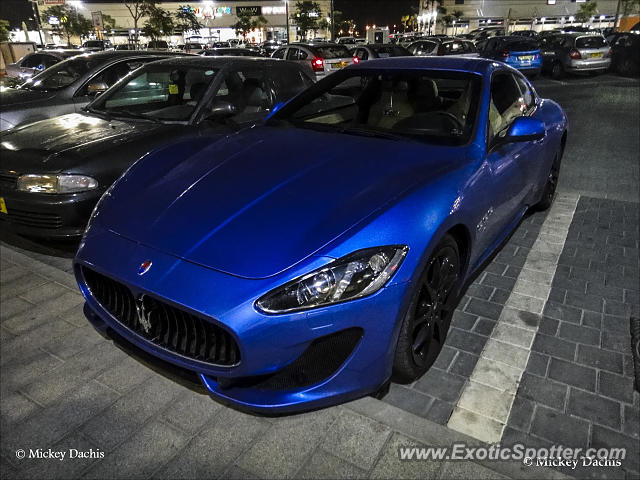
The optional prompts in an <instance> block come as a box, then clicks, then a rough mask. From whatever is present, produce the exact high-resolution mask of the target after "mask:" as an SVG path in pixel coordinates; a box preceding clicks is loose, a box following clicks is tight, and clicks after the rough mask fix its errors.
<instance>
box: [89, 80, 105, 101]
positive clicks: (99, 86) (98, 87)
mask: <svg viewBox="0 0 640 480" xmlns="http://www.w3.org/2000/svg"><path fill="white" fill-rule="evenodd" d="M108 88H109V85H107V84H106V83H104V82H96V83H90V84H89V86H88V87H87V95H89V96H90V97H96V96H98V95H100V94H101V93H103V92H105V91H106V90H107V89H108Z"/></svg>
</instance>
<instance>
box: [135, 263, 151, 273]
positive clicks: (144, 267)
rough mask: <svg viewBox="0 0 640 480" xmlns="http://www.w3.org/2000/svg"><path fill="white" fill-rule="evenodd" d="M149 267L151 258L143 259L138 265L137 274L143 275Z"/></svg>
mask: <svg viewBox="0 0 640 480" xmlns="http://www.w3.org/2000/svg"><path fill="white" fill-rule="evenodd" d="M150 268H151V260H145V261H144V262H142V263H141V264H140V266H139V267H138V275H144V274H145V273H147V272H148V271H149V269H150Z"/></svg>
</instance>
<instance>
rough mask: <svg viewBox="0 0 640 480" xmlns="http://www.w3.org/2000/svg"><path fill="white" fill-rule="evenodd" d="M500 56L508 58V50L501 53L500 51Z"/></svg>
mask: <svg viewBox="0 0 640 480" xmlns="http://www.w3.org/2000/svg"><path fill="white" fill-rule="evenodd" d="M501 55H502V56H503V57H504V58H509V50H503V51H502V53H501Z"/></svg>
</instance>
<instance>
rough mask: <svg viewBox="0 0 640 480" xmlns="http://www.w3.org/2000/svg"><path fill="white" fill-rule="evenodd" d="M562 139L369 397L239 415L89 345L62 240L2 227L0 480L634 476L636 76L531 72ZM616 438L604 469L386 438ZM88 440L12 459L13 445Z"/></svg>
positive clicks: (436, 441)
mask: <svg viewBox="0 0 640 480" xmlns="http://www.w3.org/2000/svg"><path fill="white" fill-rule="evenodd" d="M534 85H535V87H536V88H537V91H538V93H539V94H540V95H541V96H542V97H545V98H550V99H553V100H555V101H557V102H558V103H560V104H561V105H562V106H563V108H564V109H565V110H566V112H567V115H568V117H569V136H568V141H567V145H566V151H565V155H564V158H563V162H562V167H561V174H560V184H559V190H558V193H557V198H556V202H555V203H554V206H553V207H552V208H551V209H550V210H549V211H547V212H539V213H532V214H530V215H528V216H527V217H526V218H525V219H524V220H523V221H522V223H521V224H520V226H519V227H518V229H517V230H516V231H515V233H514V234H513V235H512V236H511V237H510V238H509V240H508V241H507V242H506V243H505V245H504V246H503V247H502V249H501V250H500V251H499V252H498V253H497V255H495V256H494V257H493V258H492V259H491V261H490V262H489V263H488V264H487V265H486V267H485V268H484V270H483V271H482V272H481V273H480V274H479V275H478V276H477V277H476V278H475V280H474V282H473V283H472V284H471V285H470V286H469V288H468V290H467V292H466V294H465V296H464V297H463V298H462V300H461V302H460V303H459V305H458V307H457V310H456V312H455V314H454V317H453V322H452V328H451V330H450V332H449V335H448V337H447V341H446V344H445V347H444V349H443V351H442V352H441V353H440V356H439V357H438V359H437V361H436V364H435V366H434V368H432V369H431V370H430V371H429V372H428V373H427V374H426V375H424V376H423V377H422V378H420V379H419V380H418V381H417V382H414V383H413V384H409V385H398V384H392V385H391V388H390V391H389V393H388V394H387V395H386V396H384V397H383V398H381V399H375V398H372V397H367V398H363V399H361V400H357V401H355V402H350V403H346V404H343V405H340V406H337V407H331V408H325V409H320V410H317V411H314V412H311V413H305V414H298V415H290V416H284V417H267V416H261V415H253V414H247V413H242V412H239V411H238V410H236V409H233V408H229V407H227V406H223V405H221V404H220V403H218V402H216V401H214V400H212V399H210V398H209V397H207V396H206V395H205V394H204V393H203V392H198V391H193V390H192V389H189V388H187V386H185V385H182V384H180V383H177V382H176V381H174V379H171V378H166V377H165V376H163V375H162V374H160V373H158V372H157V371H154V370H153V369H151V368H149V366H148V365H145V364H144V363H143V361H142V360H135V359H132V358H131V357H129V356H127V355H126V354H125V353H123V352H121V351H120V350H119V349H117V348H115V347H114V346H113V344H111V343H110V342H108V341H106V340H104V339H103V338H102V337H101V336H100V335H98V334H97V333H96V332H95V331H94V329H93V328H92V327H91V326H90V325H89V324H88V322H87V321H86V319H85V318H84V315H83V313H82V306H83V299H82V296H81V295H80V293H79V292H78V290H77V287H76V285H75V281H74V279H73V277H72V275H71V273H70V271H71V260H70V259H71V257H72V255H73V251H74V248H75V245H74V244H65V243H56V244H47V245H42V244H38V243H37V242H33V241H31V240H26V239H22V238H19V237H15V236H10V235H7V234H6V232H4V233H3V242H2V246H1V250H0V252H1V261H2V264H1V274H2V280H1V281H2V289H1V295H2V297H1V298H2V303H1V312H0V313H1V324H0V332H1V340H0V342H1V343H0V345H1V349H2V351H1V366H2V367H1V373H2V376H1V382H0V388H1V390H0V393H1V411H2V416H1V419H2V423H1V429H2V432H1V433H2V435H1V437H2V451H1V461H2V478H25V477H33V478H71V477H79V476H82V477H88V478H132V477H136V478H150V477H153V478H156V477H162V478H196V477H207V478H214V477H215V478H288V477H295V478H357V477H358V478H359V477H370V478H391V477H393V478H436V477H437V478H503V477H515V478H542V477H543V476H544V477H546V478H560V477H561V476H562V475H568V476H575V477H586V476H589V477H592V476H593V477H598V478H637V477H638V475H639V473H638V472H640V466H639V460H638V459H640V451H639V449H638V444H639V441H640V429H639V425H640V422H639V415H640V395H639V394H638V393H637V392H634V391H633V364H632V356H631V354H630V335H629V317H630V316H636V317H637V316H639V315H640V311H639V308H640V307H639V303H640V302H639V300H638V295H639V290H640V286H639V266H640V265H639V260H638V258H639V257H638V239H639V225H640V220H639V209H638V202H639V201H640V197H639V195H640V191H639V187H640V168H639V163H638V151H639V148H640V144H639V138H638V131H639V130H640V115H639V109H638V105H640V90H639V87H640V84H639V82H638V80H637V79H629V78H624V77H618V76H613V75H609V74H607V75H602V76H598V77H570V78H567V79H565V80H562V81H556V80H551V79H548V78H540V79H539V80H536V81H535V82H534ZM454 442H466V443H468V444H476V445H479V444H481V442H487V443H496V442H497V443H500V444H502V445H511V444H516V443H522V444H524V445H528V446H536V447H538V446H540V447H543V446H551V445H557V444H561V445H564V446H569V447H576V448H584V449H587V448H590V447H595V448H601V447H624V448H626V449H627V458H626V460H625V461H624V462H623V463H622V465H621V466H619V467H606V468H594V467H589V466H584V467H578V469H577V470H572V469H567V468H558V469H554V468H535V467H531V468H526V467H525V466H523V465H522V463H521V462H520V463H518V462H491V461H477V462H471V461H464V462H462V461H461V462H453V461H452V462H448V461H433V460H430V461H419V462H401V461H399V460H398V448H399V447H400V446H408V445H410V446H448V445H451V444H452V443H454ZM37 448H41V449H44V450H46V449H52V450H54V451H57V450H68V449H70V448H73V449H77V450H78V451H80V452H85V456H87V457H89V458H77V459H73V460H70V459H69V460H66V461H61V460H59V459H58V460H56V459H54V460H52V459H49V460H47V459H29V458H26V459H21V458H19V457H20V455H19V454H17V452H18V451H20V450H23V451H27V452H28V451H29V449H37Z"/></svg>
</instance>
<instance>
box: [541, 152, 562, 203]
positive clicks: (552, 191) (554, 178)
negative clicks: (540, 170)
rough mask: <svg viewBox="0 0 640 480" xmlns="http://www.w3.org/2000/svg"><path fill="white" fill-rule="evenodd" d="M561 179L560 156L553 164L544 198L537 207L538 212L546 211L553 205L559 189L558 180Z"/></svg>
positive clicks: (557, 156)
mask: <svg viewBox="0 0 640 480" xmlns="http://www.w3.org/2000/svg"><path fill="white" fill-rule="evenodd" d="M559 177H560V155H559V154H558V155H556V157H555V158H554V159H553V163H552V164H551V169H550V170H549V175H547V181H546V183H545V185H544V191H543V193H542V198H541V199H540V201H539V202H538V204H537V205H536V207H537V209H538V210H546V209H547V208H549V207H550V206H551V204H552V203H553V199H554V198H555V195H556V189H557V188H558V178H559Z"/></svg>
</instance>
